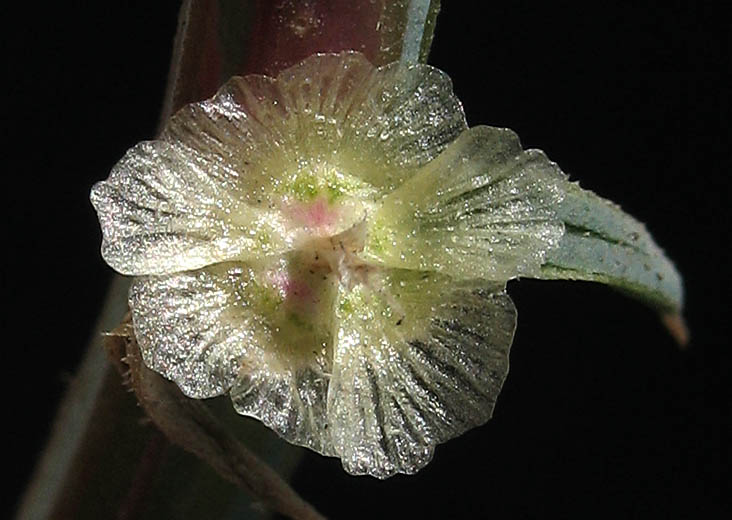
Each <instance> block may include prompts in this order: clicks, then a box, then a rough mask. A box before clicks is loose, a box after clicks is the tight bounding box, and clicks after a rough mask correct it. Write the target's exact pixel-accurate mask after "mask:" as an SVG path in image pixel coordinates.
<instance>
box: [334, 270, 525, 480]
mask: <svg viewBox="0 0 732 520" xmlns="http://www.w3.org/2000/svg"><path fill="white" fill-rule="evenodd" d="M381 273H382V272H379V273H376V274H374V275H373V276H372V278H371V279H370V286H367V285H360V286H358V287H356V288H354V289H353V290H352V291H350V292H343V293H342V294H341V296H340V299H339V303H338V306H337V311H336V314H337V316H338V337H337V342H336V347H335V351H334V360H333V377H332V379H331V383H330V388H329V390H328V419H329V430H330V435H331V438H332V441H333V444H334V447H335V449H336V451H337V452H338V454H339V455H340V457H341V459H342V462H343V465H344V467H345V469H346V470H347V471H348V472H350V473H354V474H370V475H373V476H376V477H379V478H385V477H388V476H390V475H392V474H394V473H397V472H399V473H414V472H416V471H417V470H419V469H420V468H421V467H423V466H424V465H425V464H427V462H429V460H430V459H431V458H432V453H433V450H434V447H435V445H436V444H438V443H440V442H443V441H445V440H447V439H450V438H452V437H455V436H457V435H459V434H461V433H462V432H464V431H466V430H468V429H470V428H471V427H474V426H477V425H480V424H483V423H484V422H486V421H487V420H488V419H489V418H490V416H491V414H492V411H493V406H494V404H495V401H496V398H497V396H498V393H499V392H500V389H501V386H502V384H503V381H504V379H505V377H506V374H507V371H508V352H509V348H510V345H511V341H512V339H513V333H514V329H515V324H516V311H515V308H514V306H513V303H512V302H511V300H510V298H509V297H508V296H507V295H506V294H505V293H504V292H503V287H502V285H499V284H487V283H485V282H479V281H464V282H459V281H455V280H452V279H450V278H448V277H445V276H442V275H438V274H435V273H423V272H416V271H403V270H388V271H384V272H383V274H381Z"/></svg>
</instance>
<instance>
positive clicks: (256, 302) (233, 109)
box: [91, 52, 572, 478]
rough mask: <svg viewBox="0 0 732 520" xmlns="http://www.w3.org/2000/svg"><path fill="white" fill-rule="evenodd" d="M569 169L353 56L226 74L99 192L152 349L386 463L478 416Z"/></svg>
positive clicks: (433, 74) (555, 235)
mask: <svg viewBox="0 0 732 520" xmlns="http://www.w3.org/2000/svg"><path fill="white" fill-rule="evenodd" d="M571 186H572V185H571V184H570V183H569V182H568V181H567V180H566V177H565V175H564V174H563V173H562V172H561V171H560V170H559V169H558V167H557V166H556V165H555V164H554V163H552V162H550V161H549V160H548V159H547V158H546V156H545V155H544V154H543V153H542V152H540V151H536V150H528V151H524V150H522V148H521V146H520V144H519V140H518V138H517V137H516V135H515V134H514V133H513V132H511V131H509V130H505V129H499V128H491V127H487V126H479V127H475V128H470V129H468V127H467V124H466V122H465V116H464V113H463V110H462V107H461V105H460V102H459V101H458V100H457V99H456V97H455V96H454V94H453V93H452V87H451V82H450V80H449V78H448V77H447V76H446V75H445V74H444V73H442V72H440V71H439V70H437V69H434V68H432V67H430V66H427V65H410V66H405V65H400V64H397V63H395V64H391V65H388V66H385V67H381V68H374V67H372V66H371V65H370V64H369V63H368V62H367V61H366V59H365V58H364V57H363V56H362V55H360V54H358V53H353V52H347V53H341V54H337V55H315V56H312V57H310V58H308V59H306V60H305V61H303V62H302V63H300V64H299V65H296V66H294V67H292V68H290V69H287V70H285V71H283V72H282V73H281V74H279V76H278V77H277V78H268V77H264V76H247V77H243V78H242V77H235V78H233V79H231V80H230V81H229V82H228V83H227V84H226V85H225V86H224V87H223V88H222V89H221V90H220V91H219V93H218V94H217V95H216V96H215V97H213V98H212V99H210V100H208V101H204V102H201V103H196V104H192V105H189V106H187V107H185V108H183V109H182V110H181V111H180V112H178V113H177V114H176V115H175V116H174V117H173V118H172V119H171V120H170V122H169V123H168V124H167V126H166V128H165V130H164V131H163V133H162V135H161V136H160V137H159V139H158V140H155V141H150V142H143V143H140V144H138V145H137V146H135V147H134V148H132V149H131V150H130V151H129V152H128V153H127V154H126V155H125V157H124V158H123V159H122V160H121V161H120V162H119V163H118V164H117V165H116V166H115V167H114V169H113V170H112V173H111V174H110V176H109V178H108V179H107V180H106V181H102V182H100V183H98V184H96V185H95V186H94V188H93V190H92V195H91V198H92V202H93V204H94V206H95V208H96V209H97V211H98V213H99V218H100V221H101V225H102V230H103V233H104V242H103V245H102V254H103V256H104V258H105V260H106V261H107V262H108V263H109V265H110V266H112V267H113V268H114V269H116V270H117V271H119V272H120V273H123V274H127V275H133V276H135V277H136V278H135V280H134V283H133V286H132V289H131V292H130V296H129V304H130V308H131V310H132V317H133V324H134V330H135V335H136V338H137V341H138V343H139V345H140V348H141V350H142V354H143V358H144V361H145V363H146V365H148V366H149V367H150V368H151V369H153V370H155V371H157V372H159V373H160V374H162V375H163V376H165V377H166V378H169V379H171V380H173V381H175V382H176V383H177V384H178V386H179V387H180V388H181V390H182V391H183V392H184V393H185V394H186V395H188V396H190V397H193V398H207V397H213V396H217V395H220V394H226V393H229V394H230V395H231V399H232V401H233V404H234V408H235V409H236V410H237V412H239V413H240V414H243V415H249V416H253V417H256V418H258V419H260V420H261V421H262V422H264V423H265V424H266V425H267V426H269V427H270V428H272V429H273V430H275V431H276V432H277V433H279V434H280V435H281V436H282V437H284V438H285V439H287V440H288V441H290V442H293V443H295V444H299V445H303V446H307V447H309V448H311V449H313V450H315V451H318V452H320V453H323V454H325V455H332V456H338V457H340V458H341V459H342V462H343V465H344V467H345V469H346V470H347V471H349V472H351V473H356V474H363V473H366V474H371V475H374V476H377V477H382V478H383V477H387V476H389V475H392V474H394V473H396V472H402V473H413V472H415V471H417V470H419V469H420V468H421V467H422V466H424V465H425V464H426V463H427V462H428V461H429V460H430V458H431V457H432V453H433V451H434V447H435V445H436V444H438V443H440V442H444V441H446V440H448V439H450V438H452V437H454V436H457V435H459V434H461V433H462V432H464V431H466V430H467V429H470V428H472V427H474V426H476V425H480V424H482V423H484V422H485V421H487V420H488V419H489V418H490V416H491V413H492V410H493V407H494V404H495V401H496V398H497V396H498V393H499V391H500V389H501V385H502V384H503V381H504V379H505V377H506V374H507V371H508V352H509V348H510V345H511V342H512V339H513V333H514V329H515V323H516V310H515V308H514V306H513V304H512V302H511V300H510V298H509V297H508V296H507V295H506V293H505V291H504V289H505V284H506V282H507V281H508V280H510V279H513V278H516V277H519V276H532V275H537V274H538V271H539V269H540V266H541V265H542V262H543V261H544V259H545V257H546V255H547V252H548V251H551V250H552V249H554V248H556V247H557V245H558V244H559V242H560V240H561V239H562V237H563V236H564V234H565V227H564V224H563V221H562V219H561V218H559V216H558V215H557V209H556V208H557V207H558V205H559V204H560V202H561V201H562V199H563V198H564V197H565V195H566V193H567V190H568V189H571Z"/></svg>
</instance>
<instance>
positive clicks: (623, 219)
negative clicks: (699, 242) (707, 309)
mask: <svg viewBox="0 0 732 520" xmlns="http://www.w3.org/2000/svg"><path fill="white" fill-rule="evenodd" d="M558 215H559V217H560V218H561V219H562V220H563V222H564V226H565V234H564V236H563V237H562V239H561V240H560V242H559V246H558V247H556V248H554V249H552V250H551V251H549V252H548V253H547V256H546V259H545V262H544V264H543V265H542V268H541V272H540V273H539V275H538V276H536V277H537V278H543V279H554V280H556V279H561V280H589V281H594V282H601V283H605V284H607V285H610V286H611V287H613V288H615V289H618V290H620V291H622V292H625V293H627V294H629V295H630V296H632V297H634V298H636V299H638V300H641V301H643V302H644V303H646V304H647V305H649V306H650V307H652V308H654V309H656V310H657V311H659V312H660V313H661V314H662V315H664V316H665V321H666V325H667V326H668V327H669V329H670V330H671V332H672V333H673V334H674V335H675V336H676V339H677V340H678V341H679V342H680V343H682V344H683V343H685V338H684V337H680V336H683V335H684V333H685V331H684V330H683V322H682V321H680V313H681V310H682V307H683V287H682V282H681V276H680V275H679V273H678V271H677V270H676V268H675V267H674V265H673V263H671V261H670V260H669V259H668V258H667V257H666V256H665V254H664V252H663V251H662V250H661V248H659V247H658V245H656V243H655V242H654V240H653V238H652V237H651V235H650V234H649V233H648V231H647V230H646V228H645V226H644V225H643V224H642V223H640V222H638V221H637V220H636V219H634V218H633V217H631V216H630V215H628V214H626V213H625V212H623V210H622V209H621V208H620V207H619V206H618V205H616V204H614V203H612V202H610V201H608V200H606V199H603V198H601V197H599V196H597V195H595V194H594V193H593V192H591V191H588V190H584V189H582V188H580V187H579V185H577V184H570V185H568V186H567V193H566V196H565V198H564V200H563V201H562V202H561V203H560V205H559V208H558ZM674 317H675V318H674ZM673 320H675V322H674V323H669V321H673ZM674 327H676V330H674Z"/></svg>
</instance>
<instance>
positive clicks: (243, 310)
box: [130, 254, 335, 453]
mask: <svg viewBox="0 0 732 520" xmlns="http://www.w3.org/2000/svg"><path fill="white" fill-rule="evenodd" d="M296 256H297V255H296V254H293V255H291V256H289V257H286V258H284V259H282V260H279V261H275V262H271V263H266V264H259V265H255V266H251V265H243V264H234V263H224V264H218V265H215V266H211V267H207V268H204V269H201V270H198V271H190V272H186V273H180V274H174V275H168V276H163V277H143V278H138V279H136V280H135V283H134V285H133V287H132V290H131V294H130V307H131V309H132V317H133V323H134V327H135V334H136V337H137V338H138V343H139V345H140V348H141V351H142V354H143V359H144V361H145V364H146V365H147V366H148V367H150V368H151V369H153V370H155V371H156V372H158V373H160V374H162V375H163V376H165V377H166V378H168V379H171V380H173V381H174V382H176V383H177V384H178V386H179V387H180V388H181V390H182V391H183V392H184V393H185V394H186V395H188V396H190V397H195V398H205V397H213V396H215V395H220V394H223V393H225V392H228V391H230V390H231V396H232V399H233V401H234V405H235V408H236V409H237V411H239V412H240V413H242V414H245V415H251V416H254V417H256V418H258V419H260V420H261V421H262V422H264V423H265V424H266V425H267V426H269V427H270V428H272V429H274V430H275V431H277V432H278V433H280V434H281V435H282V436H283V437H285V438H286V439H288V440H289V441H291V442H294V443H297V444H301V445H305V446H309V447H311V448H312V449H315V450H317V451H320V452H323V453H331V449H330V445H329V442H328V440H327V438H321V437H319V436H318V434H319V432H321V431H323V430H324V428H323V425H324V424H325V422H326V420H325V405H326V391H327V381H328V379H327V378H328V375H329V374H330V371H331V368H330V363H331V359H332V353H331V350H332V329H333V326H332V324H331V323H330V320H331V319H332V313H330V312H329V311H330V308H331V307H332V303H331V302H332V301H333V297H334V296H333V295H334V288H335V280H334V279H333V277H332V276H330V275H328V273H325V272H322V271H316V270H313V272H312V273H310V272H309V271H303V270H302V269H301V268H300V267H299V266H300V262H298V260H297V258H296Z"/></svg>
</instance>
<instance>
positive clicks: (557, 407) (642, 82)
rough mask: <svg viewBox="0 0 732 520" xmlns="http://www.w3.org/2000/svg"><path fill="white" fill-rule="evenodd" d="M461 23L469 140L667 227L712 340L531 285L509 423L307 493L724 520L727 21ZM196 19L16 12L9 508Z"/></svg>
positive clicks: (497, 16) (497, 11) (364, 505)
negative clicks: (102, 228) (132, 171)
mask: <svg viewBox="0 0 732 520" xmlns="http://www.w3.org/2000/svg"><path fill="white" fill-rule="evenodd" d="M64 4H66V3H64ZM153 4H154V5H153ZM444 4H445V5H444V6H443V9H442V13H441V14H440V17H439V19H438V25H437V31H436V38H435V42H434V46H433V51H432V55H431V60H430V62H431V63H432V64H434V65H436V66H438V67H439V68H441V69H443V70H445V71H447V72H448V73H449V74H450V76H451V77H452V79H453V81H454V88H455V91H456V93H457V95H458V97H459V98H460V99H461V100H462V102H463V104H464V106H465V110H466V113H467V116H468V120H469V123H470V124H471V125H476V124H489V125H493V126H505V127H509V128H512V129H513V130H515V131H516V132H517V133H518V134H519V135H520V136H521V139H522V142H523V144H524V146H525V147H531V148H533V147H535V148H541V149H543V150H544V151H546V153H547V154H548V155H549V157H550V158H552V159H553V160H554V161H556V162H558V163H559V165H560V166H561V167H562V168H563V169H564V171H565V172H567V173H568V174H569V175H570V176H571V177H572V178H573V179H575V180H581V181H582V185H583V186H584V187H586V188H589V189H592V190H593V191H596V192H597V193H599V194H601V195H603V196H604V197H607V198H609V199H611V200H614V201H616V202H618V203H620V204H622V206H623V208H624V209H625V210H626V211H628V212H629V213H631V214H632V215H634V216H636V217H637V218H639V219H640V220H641V221H643V222H645V223H646V224H647V226H648V228H649V229H650V231H651V232H652V233H653V235H654V237H655V238H656V240H657V241H658V243H659V244H660V245H661V246H662V247H663V248H664V249H665V250H666V251H667V253H668V255H669V256H670V257H671V258H672V259H674V260H675V262H676V263H677V265H678V267H679V269H680V271H681V272H682V273H683V275H684V277H685V285H686V291H687V298H686V309H687V310H686V312H685V314H686V318H687V320H688V323H689V326H690V329H691V332H692V342H691V345H690V348H689V349H688V350H687V351H683V352H682V351H679V350H678V349H677V348H676V347H675V345H674V343H673V341H672V340H671V338H670V337H669V336H668V335H667V334H666V333H665V331H664V329H663V328H662V326H661V325H660V323H659V321H658V320H657V319H656V316H655V315H654V314H653V313H652V312H650V311H648V310H647V309H646V308H644V307H643V306H641V305H640V304H637V303H635V302H634V301H630V300H628V299H626V298H624V297H622V296H620V295H618V294H616V293H614V292H612V291H610V290H608V289H606V288H604V287H601V286H595V285H592V284H584V283H568V282H536V281H530V280H522V281H514V282H512V283H510V284H509V293H510V294H511V295H512V296H513V298H514V300H515V302H516V305H517V307H518V309H519V327H518V331H517V335H516V339H515V342H514V346H513V350H512V355H511V373H510V375H509V377H508V380H507V382H506V385H505V387H504V390H503V393H502V394H501V397H500V399H499V402H498V405H497V408H496V411H495V414H494V418H493V419H492V420H491V421H490V422H489V423H488V424H487V425H485V426H483V427H481V428H477V429H475V430H473V431H471V432H469V433H467V434H466V435H464V436H462V437H461V438H459V439H456V440H453V441H451V442H449V443H447V444H445V445H442V446H440V447H438V448H437V451H436V455H435V458H434V460H433V462H432V463H430V464H429V465H428V466H427V467H426V468H425V469H424V470H423V471H421V472H420V473H419V474H417V475H416V476H397V477H394V478H392V479H389V480H387V481H383V482H382V481H377V480H374V479H371V478H367V477H364V478H354V477H350V476H348V475H346V474H345V473H344V472H343V471H342V470H341V468H340V464H339V462H338V461H336V460H333V459H326V458H323V457H320V456H317V455H315V454H310V453H308V454H307V455H306V459H305V464H304V465H303V466H302V467H301V469H300V470H299V472H298V474H297V475H296V478H295V481H294V485H295V487H296V489H298V490H299V491H300V492H301V493H302V494H303V495H304V496H305V498H307V499H309V500H311V501H312V502H313V503H315V504H316V506H317V507H318V508H319V509H320V510H321V511H323V512H324V513H325V514H326V515H328V516H330V517H333V518H373V517H392V516H393V517H408V518H412V517H415V518H418V517H438V518H442V517H447V518H460V517H472V518H482V517H485V518H522V517H527V518H529V517H537V516H549V515H550V514H551V515H558V516H562V517H588V518H613V517H616V516H617V515H619V514H623V515H628V516H631V517H639V518H649V517H663V518H685V517H689V518H691V517H694V518H709V517H716V516H721V515H722V512H723V511H725V506H726V505H728V502H727V501H728V500H729V496H730V492H731V491H732V489H731V485H730V471H729V467H730V463H731V462H732V457H731V456H730V455H731V453H730V440H732V436H731V430H730V423H731V422H732V421H731V420H730V419H731V415H732V408H731V406H730V401H729V399H728V397H729V382H728V381H729V377H728V374H729V372H730V354H729V349H730V345H729V343H730V341H729V335H728V334H729V316H728V314H729V304H728V290H729V274H728V273H729V269H730V253H729V251H728V247H729V246H728V242H729V237H730V226H729V220H730V216H729V215H730V214H729V206H730V191H729V181H728V176H729V174H730V166H731V164H730V145H731V144H732V143H731V142H730V132H729V125H730V31H729V28H730V27H729V22H728V20H727V19H725V18H724V17H723V16H722V15H721V13H719V12H716V10H715V9H713V8H711V7H707V6H706V5H705V4H702V5H694V6H691V5H689V6H687V5H685V4H682V3H679V2H670V3H666V4H664V6H663V7H650V6H646V7H644V6H633V7H630V6H620V5H615V6H610V7H604V8H597V7H593V8H589V7H586V6H585V7H582V6H580V5H575V4H568V3H555V4H554V5H551V6H542V7H537V6H536V5H534V3H531V2H514V3H512V5H510V6H508V5H504V4H506V3H505V2H490V3H488V2H486V3H484V2H475V3H470V6H469V5H468V3H467V2H444ZM493 4H495V5H493ZM483 5H485V6H488V7H485V9H486V10H485V11H484V10H481V9H480V8H479V7H480V6H483ZM710 5H711V4H710ZM177 8H178V2H176V1H156V2H90V3H88V5H84V6H83V7H82V6H78V5H74V3H69V5H64V6H62V7H54V8H51V9H52V10H49V8H46V7H40V6H35V7H34V6H29V8H28V9H26V10H25V11H24V12H19V13H11V14H7V13H6V14H7V16H6V17H5V18H6V21H5V23H6V24H9V25H10V26H9V27H8V28H7V29H6V31H5V34H6V35H9V36H8V37H7V38H5V43H4V47H5V50H6V55H7V58H6V60H5V63H4V65H5V67H4V68H5V70H6V72H7V74H6V76H7V77H6V80H5V81H4V88H3V90H4V92H5V95H4V96H3V98H4V99H3V101H4V102H3V103H2V108H1V110H2V114H3V117H2V120H3V122H4V123H5V124H4V126H5V132H4V134H5V135H4V143H3V144H4V148H6V149H5V151H4V153H3V156H4V158H5V162H4V164H5V174H4V181H5V182H4V185H3V188H4V191H3V195H4V197H3V199H4V204H3V214H4V224H5V226H4V236H5V237H6V238H5V239H4V240H3V242H4V243H5V247H4V254H3V257H4V258H3V260H4V263H6V266H5V267H4V268H3V271H2V289H3V291H2V292H3V295H4V299H5V303H6V310H5V312H4V317H3V322H4V323H3V330H4V340H5V341H4V343H5V344H4V353H5V367H4V368H5V370H4V371H3V372H4V375H3V383H4V385H3V395H4V397H5V399H4V404H5V406H4V410H3V412H4V413H3V415H4V416H5V418H6V419H5V421H4V422H5V426H4V427H3V429H4V431H3V437H4V439H5V440H4V441H3V446H4V448H5V450H6V452H7V455H8V456H10V458H9V459H8V463H7V464H6V465H5V467H4V473H5V475H6V477H7V478H9V479H10V480H11V482H12V485H11V487H10V488H9V489H7V488H6V491H8V495H7V496H8V497H9V501H8V507H11V506H12V503H13V502H14V501H15V500H16V499H17V497H18V494H19V493H20V490H21V489H22V487H23V484H24V481H25V480H26V479H27V478H28V476H29V474H30V472H31V470H32V468H33V464H34V462H35V459H36V457H37V455H38V452H39V449H40V447H41V446H42V444H43V441H44V439H45V437H46V435H47V433H48V428H49V425H50V421H51V420H52V418H53V416H54V411H55V407H56V405H57V403H58V399H59V398H60V396H61V393H62V392H63V390H64V388H65V386H66V381H67V380H68V377H69V376H70V374H72V373H73V371H74V369H75V367H76V365H77V363H78V361H79V359H80V355H81V353H82V351H83V348H84V347H85V345H86V344H87V341H88V339H89V334H90V332H91V328H92V326H93V323H94V321H95V318H96V316H97V314H98V311H99V306H100V303H101V300H102V298H103V296H104V294H105V290H106V286H107V284H108V282H109V280H110V278H111V271H110V269H109V268H108V267H107V266H106V265H105V264H104V263H103V262H102V261H101V259H100V257H99V252H98V250H99V244H100V240H101V237H100V232H99V229H98V224H97V222H96V217H95V215H94V213H93V210H92V208H91V205H90V204H89V202H88V192H89V188H90V187H91V185H92V184H93V182H95V181H96V180H100V179H103V178H105V177H106V176H107V174H108V171H109V170H110V168H111V167H112V165H113V164H114V163H115V162H116V161H117V160H118V159H119V158H120V157H121V155H122V154H123V153H124V151H125V150H126V149H127V148H129V147H130V146H132V145H133V144H135V143H136V142H138V141H140V140H143V139H146V138H150V137H152V136H153V135H154V133H155V128H156V124H157V117H158V114H159V112H160V105H161V101H162V98H163V93H164V86H165V80H166V76H167V70H168V63H169V59H170V52H171V45H172V38H173V35H174V32H175V23H176V13H177ZM7 159H9V161H8V160H7ZM11 461H12V462H11Z"/></svg>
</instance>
